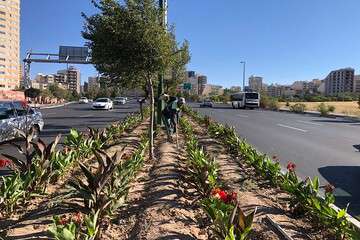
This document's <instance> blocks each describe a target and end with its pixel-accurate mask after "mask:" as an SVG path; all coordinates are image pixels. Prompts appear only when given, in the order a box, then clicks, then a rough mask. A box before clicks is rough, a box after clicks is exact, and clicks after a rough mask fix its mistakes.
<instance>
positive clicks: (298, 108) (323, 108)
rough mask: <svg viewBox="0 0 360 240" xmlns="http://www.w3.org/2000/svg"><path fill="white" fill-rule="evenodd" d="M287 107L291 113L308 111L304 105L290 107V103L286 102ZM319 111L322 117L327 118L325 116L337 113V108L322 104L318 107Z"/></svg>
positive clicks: (298, 104)
mask: <svg viewBox="0 0 360 240" xmlns="http://www.w3.org/2000/svg"><path fill="white" fill-rule="evenodd" d="M286 106H287V107H289V109H290V111H291V112H295V113H304V112H305V111H306V105H305V104H304V103H296V104H294V105H290V103H289V102H286ZM317 110H318V111H319V112H320V115H321V116H323V117H325V116H328V115H329V113H332V112H334V111H335V106H333V105H327V104H325V103H320V104H319V105H318V106H317Z"/></svg>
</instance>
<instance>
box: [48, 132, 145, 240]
mask: <svg viewBox="0 0 360 240" xmlns="http://www.w3.org/2000/svg"><path fill="white" fill-rule="evenodd" d="M148 146H149V140H148V138H147V137H146V135H143V137H142V138H141V141H140V143H139V146H137V148H136V151H135V152H134V153H133V154H132V155H131V156H127V155H126V154H124V151H121V152H118V153H116V154H115V155H114V156H109V155H108V154H107V153H106V152H104V151H102V150H94V154H95V156H96V159H97V165H96V167H94V168H90V167H87V166H85V165H84V164H82V163H80V168H81V172H82V175H83V176H84V178H80V177H74V178H73V179H71V180H70V181H69V182H68V186H67V188H68V190H67V192H66V193H64V194H63V195H62V199H61V200H62V201H66V200H67V201H69V200H70V201H71V202H74V200H76V199H78V200H81V204H80V205H79V206H78V207H77V208H76V209H79V208H80V209H82V210H83V213H82V212H78V213H77V214H75V215H62V216H54V217H53V225H52V226H51V227H50V228H49V232H50V233H51V235H52V236H53V237H54V238H55V239H57V240H75V239H80V240H95V239H99V237H100V235H101V231H102V230H105V229H106V228H107V226H108V225H109V222H110V220H109V218H111V217H112V216H114V215H115V213H116V210H117V209H118V208H119V207H121V206H123V205H124V204H125V201H126V197H127V195H128V190H129V185H130V183H131V181H132V180H133V179H134V177H135V176H136V173H137V172H138V171H139V169H140V168H141V167H142V166H143V164H144V159H145V152H146V150H147V149H148Z"/></svg>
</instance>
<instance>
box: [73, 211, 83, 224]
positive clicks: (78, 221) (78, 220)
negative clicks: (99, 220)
mask: <svg viewBox="0 0 360 240" xmlns="http://www.w3.org/2000/svg"><path fill="white" fill-rule="evenodd" d="M71 220H72V221H73V222H74V223H76V224H78V225H80V224H81V223H82V221H83V216H82V214H81V212H78V213H76V214H75V215H74V216H73V217H72V219H71Z"/></svg>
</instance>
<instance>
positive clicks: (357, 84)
mask: <svg viewBox="0 0 360 240" xmlns="http://www.w3.org/2000/svg"><path fill="white" fill-rule="evenodd" d="M354 92H355V93H360V75H355V76H354Z"/></svg>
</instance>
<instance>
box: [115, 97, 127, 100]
mask: <svg viewBox="0 0 360 240" xmlns="http://www.w3.org/2000/svg"><path fill="white" fill-rule="evenodd" d="M115 99H116V100H125V98H123V97H117V98H115Z"/></svg>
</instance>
